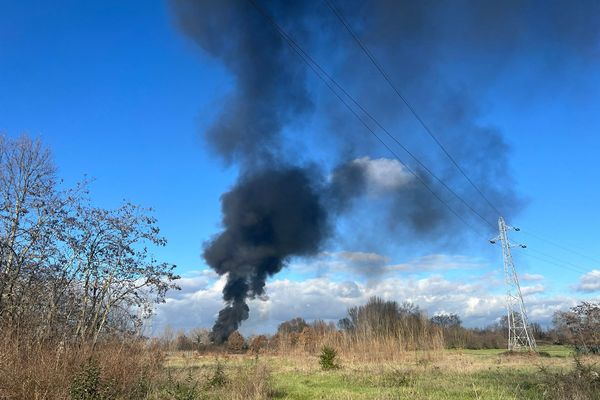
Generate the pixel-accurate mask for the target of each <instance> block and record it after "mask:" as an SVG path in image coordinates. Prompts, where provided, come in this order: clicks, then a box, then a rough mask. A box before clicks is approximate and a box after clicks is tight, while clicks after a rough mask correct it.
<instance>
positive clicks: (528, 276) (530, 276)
mask: <svg viewBox="0 0 600 400" xmlns="http://www.w3.org/2000/svg"><path fill="white" fill-rule="evenodd" d="M521 280H523V281H532V282H533V281H541V280H544V275H540V274H528V273H525V274H523V275H522V276H521Z"/></svg>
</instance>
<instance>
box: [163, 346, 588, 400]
mask: <svg viewBox="0 0 600 400" xmlns="http://www.w3.org/2000/svg"><path fill="white" fill-rule="evenodd" d="M540 351H542V352H545V353H542V354H544V356H531V355H506V354H503V352H504V351H503V350H499V349H498V350H447V351H442V352H429V353H425V352H417V353H407V354H406V355H405V358H404V359H402V360H398V361H395V362H389V363H369V362H359V361H352V360H344V359H341V360H340V364H341V368H339V369H336V370H331V371H322V370H321V369H320V367H319V363H318V357H317V356H316V355H315V356H308V355H304V356H302V355H298V356H289V357H284V356H274V355H260V356H250V355H233V356H232V355H229V356H222V355H200V354H194V353H184V352H178V353H173V354H171V355H169V357H168V358H167V362H166V370H167V371H168V374H169V376H171V377H173V376H178V377H179V379H181V378H182V377H185V379H186V380H187V382H188V383H189V384H191V385H195V387H197V388H199V387H200V386H201V384H198V383H197V382H201V381H204V382H210V381H211V380H214V379H215V371H217V373H216V378H217V380H218V379H220V378H225V379H226V380H228V381H240V382H241V381H244V380H246V381H247V382H245V383H242V386H241V387H240V386H239V384H238V386H237V387H232V386H228V387H227V389H226V392H227V394H226V395H225V393H224V392H223V393H221V394H220V395H218V394H215V393H214V392H211V389H205V390H200V389H198V391H197V393H196V395H197V396H198V397H197V398H240V399H241V398H247V399H252V398H273V399H545V398H556V393H549V391H550V390H549V388H550V386H549V385H552V382H551V381H552V380H553V379H552V376H553V375H552V374H558V373H562V372H564V371H569V370H571V369H572V368H573V358H572V357H570V354H569V350H568V349H567V348H564V347H560V346H548V347H544V348H541V349H540ZM542 370H544V371H545V372H542ZM561 371H562V372H561ZM221 372H222V374H221ZM171 379H172V378H171ZM238 383H239V382H238ZM199 385H200V386H199ZM256 385H259V386H260V387H256ZM204 387H207V386H206V385H204ZM552 390H553V391H556V389H552ZM211 393H213V395H211ZM213 396H214V397H213ZM221 396H227V397H221ZM173 397H174V398H177V396H173ZM156 398H163V397H162V396H161V395H160V393H157V394H156ZM181 398H184V397H181ZM189 398H190V399H191V398H193V397H189ZM581 398H586V397H581ZM591 398H593V397H591Z"/></svg>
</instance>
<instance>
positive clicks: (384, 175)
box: [352, 157, 413, 194]
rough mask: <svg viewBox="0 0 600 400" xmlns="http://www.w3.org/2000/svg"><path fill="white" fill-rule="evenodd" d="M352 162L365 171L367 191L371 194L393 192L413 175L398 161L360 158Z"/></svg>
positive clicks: (411, 178) (410, 179)
mask: <svg viewBox="0 0 600 400" xmlns="http://www.w3.org/2000/svg"><path fill="white" fill-rule="evenodd" d="M352 162H353V163H354V164H357V165H359V166H361V167H363V168H364V170H365V171H366V175H367V185H368V189H369V191H370V192H371V193H372V194H377V193H381V192H384V193H385V192H390V191H394V190H396V189H398V188H400V187H402V186H404V185H406V184H407V183H409V182H410V181H412V180H413V175H412V174H411V173H410V172H408V170H407V169H406V167H405V166H404V165H403V164H401V163H400V162H399V161H398V160H393V159H389V158H377V159H371V158H369V157H362V158H357V159H356V160H354V161H352Z"/></svg>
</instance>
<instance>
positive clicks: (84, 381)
mask: <svg viewBox="0 0 600 400" xmlns="http://www.w3.org/2000/svg"><path fill="white" fill-rule="evenodd" d="M101 372H102V371H101V369H100V367H99V366H98V363H97V362H96V361H95V360H93V359H90V360H89V361H88V362H87V363H85V364H84V365H83V366H82V368H81V371H79V372H78V373H77V374H75V376H74V377H73V380H72V382H71V388H70V390H69V394H70V397H71V400H110V399H113V398H114V396H113V395H111V386H112V384H111V382H108V383H104V382H102V379H101Z"/></svg>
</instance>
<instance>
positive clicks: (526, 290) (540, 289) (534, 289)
mask: <svg viewBox="0 0 600 400" xmlns="http://www.w3.org/2000/svg"><path fill="white" fill-rule="evenodd" d="M544 290H545V289H544V285H540V284H537V285H531V286H521V294H522V295H523V296H529V295H533V294H537V293H544Z"/></svg>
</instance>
